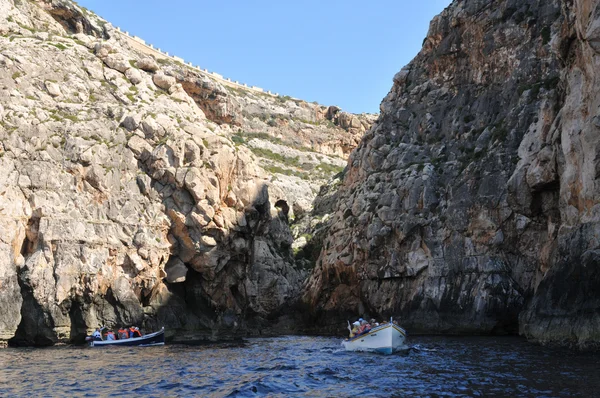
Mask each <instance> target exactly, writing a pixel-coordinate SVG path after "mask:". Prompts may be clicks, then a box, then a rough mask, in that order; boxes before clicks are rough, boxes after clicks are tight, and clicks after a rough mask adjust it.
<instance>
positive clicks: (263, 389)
mask: <svg viewBox="0 0 600 398" xmlns="http://www.w3.org/2000/svg"><path fill="white" fill-rule="evenodd" d="M340 342H341V339H335V338H326V337H302V336H291V337H278V338H262V339H250V340H247V341H246V342H245V343H243V344H236V345H211V346H185V345H169V344H167V345H166V346H162V347H146V348H143V347H102V348H89V347H86V348H84V347H55V348H45V349H40V348H37V349H33V348H22V349H13V348H8V349H3V350H0V366H1V367H2V369H1V370H0V396H108V395H115V396H124V395H129V394H134V395H135V396H156V397H161V396H169V397H172V396H201V397H254V396H272V397H295V396H298V397H302V396H307V397H352V396H361V397H365V396H373V397H388V396H398V397H407V396H418V397H427V396H429V397H438V396H448V397H462V396H480V397H489V396H496V397H521V396H523V397H562V396H564V397H568V396H581V397H593V396H600V355H598V354H590V353H587V354H585V353H584V354H582V353H577V352H574V351H569V350H564V349H553V348H546V347H541V346H538V345H534V344H530V343H527V342H526V341H524V340H523V339H520V338H516V337H502V338H494V337H409V339H408V340H407V343H408V346H409V347H410V349H408V350H407V351H405V352H403V353H400V354H394V355H389V356H384V355H379V354H372V353H355V352H345V351H343V350H342V348H341V346H340Z"/></svg>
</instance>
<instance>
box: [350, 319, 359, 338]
mask: <svg viewBox="0 0 600 398" xmlns="http://www.w3.org/2000/svg"><path fill="white" fill-rule="evenodd" d="M352 326H353V328H352V330H350V338H352V337H354V336H356V335H358V330H359V329H360V322H358V321H356V322H354V323H353V324H352Z"/></svg>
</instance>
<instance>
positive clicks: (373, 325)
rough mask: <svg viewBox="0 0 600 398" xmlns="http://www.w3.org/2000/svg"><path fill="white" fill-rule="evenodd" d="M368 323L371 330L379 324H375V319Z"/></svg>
mask: <svg viewBox="0 0 600 398" xmlns="http://www.w3.org/2000/svg"><path fill="white" fill-rule="evenodd" d="M369 323H370V324H371V329H372V328H376V327H377V326H379V322H377V321H376V320H375V319H371V322H369Z"/></svg>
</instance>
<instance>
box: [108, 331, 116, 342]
mask: <svg viewBox="0 0 600 398" xmlns="http://www.w3.org/2000/svg"><path fill="white" fill-rule="evenodd" d="M106 340H116V339H115V333H114V332H113V331H112V330H109V331H108V332H106Z"/></svg>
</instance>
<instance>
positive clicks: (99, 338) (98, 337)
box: [92, 328, 102, 341]
mask: <svg viewBox="0 0 600 398" xmlns="http://www.w3.org/2000/svg"><path fill="white" fill-rule="evenodd" d="M92 337H93V338H94V341H102V333H100V329H99V328H96V330H94V333H92Z"/></svg>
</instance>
